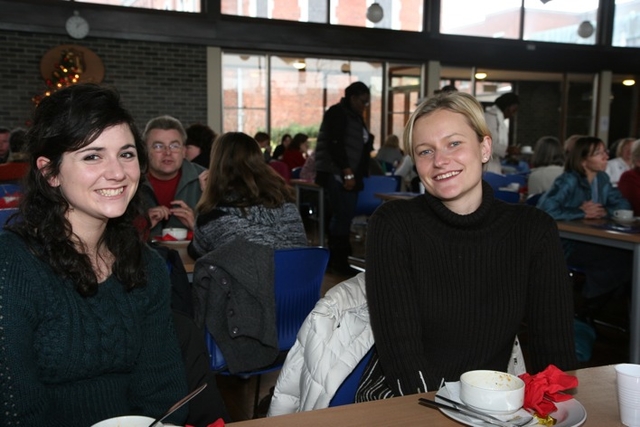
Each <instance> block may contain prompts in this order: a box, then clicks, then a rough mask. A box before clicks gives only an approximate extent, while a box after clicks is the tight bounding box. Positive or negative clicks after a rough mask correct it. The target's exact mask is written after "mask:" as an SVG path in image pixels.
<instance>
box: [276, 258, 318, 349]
mask: <svg viewBox="0 0 640 427" xmlns="http://www.w3.org/2000/svg"><path fill="white" fill-rule="evenodd" d="M274 261H275V269H274V276H275V277H274V285H273V288H274V292H275V297H276V322H277V330H278V346H279V347H280V351H286V350H289V349H290V348H291V347H292V346H293V344H294V343H295V341H296V336H297V335H298V330H299V329H300V326H302V323H303V322H304V320H305V319H306V318H307V316H308V315H309V313H311V310H313V307H315V305H316V302H318V300H319V299H320V288H321V287H322V281H323V280H324V273H325V270H326V268H327V263H328V262H329V250H328V249H326V248H322V247H302V248H292V249H278V250H276V251H274Z"/></svg>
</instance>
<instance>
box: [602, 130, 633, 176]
mask: <svg viewBox="0 0 640 427" xmlns="http://www.w3.org/2000/svg"><path fill="white" fill-rule="evenodd" d="M633 141H635V138H622V139H619V140H617V141H616V142H615V143H614V146H615V150H616V153H615V154H616V155H615V157H614V158H613V159H611V160H609V161H608V162H607V169H606V171H605V172H607V175H609V179H610V180H611V185H613V186H614V187H617V186H618V181H620V176H621V175H622V174H623V173H624V172H626V171H628V170H629V169H631V168H632V167H633V162H632V161H631V144H633Z"/></svg>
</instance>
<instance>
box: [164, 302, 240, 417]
mask: <svg viewBox="0 0 640 427" xmlns="http://www.w3.org/2000/svg"><path fill="white" fill-rule="evenodd" d="M173 322H174V325H175V329H176V335H177V336H178V341H179V343H180V350H181V351H182V358H183V360H184V364H185V368H186V371H187V384H188V386H189V390H194V389H195V388H197V387H199V386H200V385H202V384H203V383H205V382H206V383H207V388H205V389H204V390H202V391H201V392H200V394H198V395H197V396H196V397H194V398H193V400H191V402H189V416H188V418H187V424H188V425H192V426H195V427H206V426H208V425H209V424H211V423H213V422H214V421H215V420H217V419H218V418H222V419H223V420H224V421H225V423H229V422H231V419H230V418H229V414H228V413H227V408H226V407H225V404H224V401H223V400H222V395H221V394H220V390H218V385H217V384H216V377H215V375H214V373H213V372H212V371H211V370H210V369H209V355H208V353H207V347H206V345H205V343H204V331H203V330H202V329H201V328H199V327H198V326H197V325H196V324H195V322H194V321H193V319H191V318H189V317H188V316H186V315H184V314H183V313H180V312H178V311H175V310H174V311H173Z"/></svg>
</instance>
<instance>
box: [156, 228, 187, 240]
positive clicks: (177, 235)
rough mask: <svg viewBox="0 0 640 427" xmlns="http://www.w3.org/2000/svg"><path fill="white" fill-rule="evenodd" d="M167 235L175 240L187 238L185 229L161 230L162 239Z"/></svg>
mask: <svg viewBox="0 0 640 427" xmlns="http://www.w3.org/2000/svg"><path fill="white" fill-rule="evenodd" d="M167 234H168V235H170V236H172V237H173V238H174V239H176V240H184V239H186V238H187V229H186V228H163V229H162V237H165V236H166V235H167Z"/></svg>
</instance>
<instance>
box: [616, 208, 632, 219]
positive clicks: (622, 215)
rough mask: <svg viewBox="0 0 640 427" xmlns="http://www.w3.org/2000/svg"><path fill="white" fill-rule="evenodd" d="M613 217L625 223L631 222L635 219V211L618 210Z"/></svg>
mask: <svg viewBox="0 0 640 427" xmlns="http://www.w3.org/2000/svg"><path fill="white" fill-rule="evenodd" d="M613 217H614V218H615V219H621V220H623V221H631V220H632V219H633V211H632V210H629V209H618V210H617V211H614V212H613Z"/></svg>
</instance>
